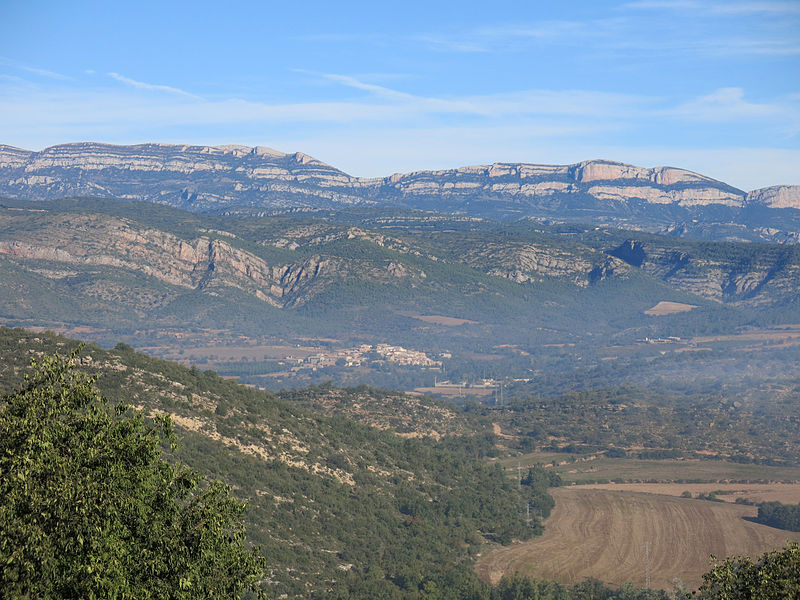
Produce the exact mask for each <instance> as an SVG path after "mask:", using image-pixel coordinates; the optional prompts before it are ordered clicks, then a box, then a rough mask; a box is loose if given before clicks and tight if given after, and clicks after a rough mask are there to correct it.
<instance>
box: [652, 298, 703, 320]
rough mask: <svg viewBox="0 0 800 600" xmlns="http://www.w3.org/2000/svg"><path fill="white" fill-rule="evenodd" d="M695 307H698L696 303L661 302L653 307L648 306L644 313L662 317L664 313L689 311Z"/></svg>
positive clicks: (671, 313)
mask: <svg viewBox="0 0 800 600" xmlns="http://www.w3.org/2000/svg"><path fill="white" fill-rule="evenodd" d="M693 308H697V306H696V305H694V304H683V303H681V302H659V303H658V304H656V305H655V306H654V307H653V308H648V309H647V310H646V311H644V314H646V315H651V316H655V317H660V316H663V315H674V314H676V313H682V312H689V311H690V310H692V309H693Z"/></svg>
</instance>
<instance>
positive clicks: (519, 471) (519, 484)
mask: <svg viewBox="0 0 800 600" xmlns="http://www.w3.org/2000/svg"><path fill="white" fill-rule="evenodd" d="M517 487H522V465H521V464H519V461H517Z"/></svg>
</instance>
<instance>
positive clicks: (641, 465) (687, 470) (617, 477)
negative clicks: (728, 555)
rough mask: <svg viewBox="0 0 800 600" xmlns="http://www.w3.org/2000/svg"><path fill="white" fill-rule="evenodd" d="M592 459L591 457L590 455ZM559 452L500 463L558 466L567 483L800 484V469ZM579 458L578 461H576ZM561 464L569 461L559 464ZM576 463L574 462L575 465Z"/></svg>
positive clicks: (514, 471)
mask: <svg viewBox="0 0 800 600" xmlns="http://www.w3.org/2000/svg"><path fill="white" fill-rule="evenodd" d="M590 456H591V455H590ZM586 458H587V457H575V456H574V455H571V454H564V453H556V452H534V453H530V454H525V455H521V456H519V457H511V458H503V459H500V461H499V462H500V464H501V465H502V466H503V467H504V468H505V469H506V470H507V471H508V472H509V473H510V474H513V475H516V474H517V464H519V465H520V466H521V468H522V471H523V473H524V472H525V469H527V468H528V467H532V466H534V465H537V464H543V465H548V464H555V466H553V467H550V468H554V469H556V470H557V471H558V473H559V474H560V475H561V478H562V479H563V480H564V483H566V484H570V483H576V484H582V483H598V482H606V481H614V482H619V483H622V482H646V481H658V482H697V483H699V482H718V481H800V467H772V466H765V465H757V464H740V463H734V462H729V461H722V460H699V459H684V460H678V459H667V460H642V459H637V458H606V457H604V456H602V455H599V456H598V458H596V459H593V460H586ZM576 459H577V460H576ZM562 461H570V462H568V463H567V464H562V465H559V464H558V463H560V462H562ZM572 461H574V462H572Z"/></svg>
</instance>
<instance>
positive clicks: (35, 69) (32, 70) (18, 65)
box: [0, 57, 72, 81]
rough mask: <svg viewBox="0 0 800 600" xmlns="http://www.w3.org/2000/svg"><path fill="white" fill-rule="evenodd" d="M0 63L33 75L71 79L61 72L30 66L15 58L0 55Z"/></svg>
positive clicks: (62, 79)
mask: <svg viewBox="0 0 800 600" xmlns="http://www.w3.org/2000/svg"><path fill="white" fill-rule="evenodd" d="M0 65H3V66H6V67H11V68H12V69H18V70H20V71H26V72H28V73H33V74H34V75H39V76H40V77H46V78H47V79H55V80H58V81H71V80H72V77H69V76H68V75H64V74H62V73H56V72H55V71H48V70H47V69H40V68H38V67H32V66H30V65H26V64H23V63H20V62H17V61H15V60H11V59H10V58H5V57H0Z"/></svg>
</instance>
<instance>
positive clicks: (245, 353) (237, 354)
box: [138, 345, 321, 363]
mask: <svg viewBox="0 0 800 600" xmlns="http://www.w3.org/2000/svg"><path fill="white" fill-rule="evenodd" d="M138 350H140V351H141V352H146V353H147V354H150V355H152V356H157V357H159V358H163V359H166V360H174V361H177V362H201V363H202V362H207V361H211V362H225V361H236V360H244V359H247V360H266V359H281V358H286V357H287V356H294V357H295V358H305V357H307V356H311V355H312V354H316V353H318V352H320V351H321V349H320V348H313V347H310V346H291V345H275V346H266V345H264V346H256V345H252V346H251V345H240V346H194V347H192V348H183V349H182V350H183V352H182V353H181V348H176V347H174V346H150V347H143V348H138ZM189 357H194V359H191V360H190V358H189ZM212 357H213V358H212Z"/></svg>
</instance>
